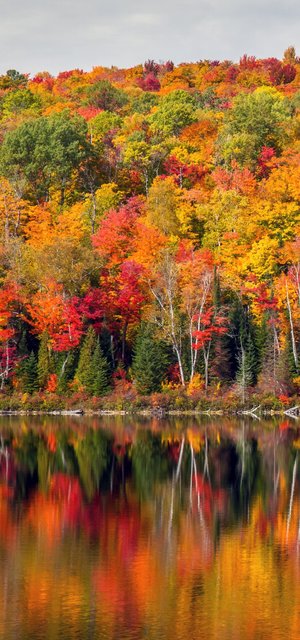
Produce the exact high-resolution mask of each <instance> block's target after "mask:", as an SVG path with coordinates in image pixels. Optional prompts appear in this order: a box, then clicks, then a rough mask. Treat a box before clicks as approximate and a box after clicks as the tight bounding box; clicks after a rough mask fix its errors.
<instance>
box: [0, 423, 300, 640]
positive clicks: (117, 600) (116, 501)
mask: <svg viewBox="0 0 300 640" xmlns="http://www.w3.org/2000/svg"><path fill="white" fill-rule="evenodd" d="M103 427H104V428H105V431H103ZM0 434H2V437H1V440H0V638H1V640H2V639H3V640H48V639H49V640H73V639H74V640H88V639H89V640H92V639H95V640H96V639H97V640H98V639H100V640H106V639H107V640H112V639H113V640H143V639H149V640H167V639H172V640H202V639H203V640H250V639H251V640H254V639H255V640H269V639H270V638H272V640H283V639H284V640H296V639H297V640H298V639H300V587H299V584H300V583H299V578H300V502H299V495H300V484H299V471H300V469H299V464H298V448H299V446H300V439H299V435H300V434H299V432H298V429H297V423H293V424H290V423H289V422H287V421H285V422H281V423H280V422H277V423H272V422H269V423H264V422H255V423H253V422H247V421H245V422H243V423H242V422H241V423H237V422H234V421H230V420H223V419H222V421H220V419H219V418H218V420H217V421H213V420H211V421H206V422H197V421H195V420H192V419H189V420H187V419H186V420H175V419H174V420H173V421H172V420H169V421H159V422H157V421H151V420H149V421H147V420H144V421H143V422H134V421H133V420H132V419H128V418H126V419H125V418H123V419H112V418H110V419H109V418H107V419H105V420H104V419H103V420H101V421H100V420H96V419H85V418H80V419H79V418H78V419H75V420H72V419H71V418H68V419H66V418H65V419H59V420H56V422H55V423H54V422H53V420H51V419H50V418H47V419H44V418H43V422H41V421H40V419H39V418H38V417H36V418H26V420H25V421H24V420H21V419H11V420H8V419H4V418H2V419H1V422H0ZM181 452H182V456H181ZM176 473H177V475H176Z"/></svg>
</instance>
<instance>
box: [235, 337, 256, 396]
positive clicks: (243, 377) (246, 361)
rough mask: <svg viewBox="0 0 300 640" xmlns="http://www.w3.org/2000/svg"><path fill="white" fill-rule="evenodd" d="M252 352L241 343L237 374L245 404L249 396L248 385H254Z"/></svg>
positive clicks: (237, 381) (238, 384) (239, 388)
mask: <svg viewBox="0 0 300 640" xmlns="http://www.w3.org/2000/svg"><path fill="white" fill-rule="evenodd" d="M251 359H252V358H251V354H250V353H249V351H247V350H246V349H245V347H244V346H243V344H242V343H241V348H240V355H239V363H238V370H237V374H236V383H237V386H238V390H239V392H240V394H241V397H242V401H243V404H245V400H246V397H247V390H248V387H250V386H252V385H253V371H252V362H251Z"/></svg>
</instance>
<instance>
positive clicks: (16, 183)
mask: <svg viewBox="0 0 300 640" xmlns="http://www.w3.org/2000/svg"><path fill="white" fill-rule="evenodd" d="M0 234H1V246H0V387H1V390H0V408H5V407H8V408H9V407H14V406H18V407H22V406H25V407H26V406H28V403H29V404H30V403H31V405H30V406H31V407H34V406H36V407H41V406H46V405H47V402H48V401H49V402H50V404H51V402H52V405H53V407H55V406H58V405H59V404H60V403H62V404H64V403H65V402H66V399H68V402H69V405H70V406H71V404H72V403H73V404H74V406H75V405H76V403H77V404H78V405H80V403H84V402H86V401H88V402H90V403H91V404H90V406H94V407H98V406H99V407H100V406H101V407H103V406H108V405H105V402H106V401H105V398H110V399H111V402H113V401H115V404H116V405H118V406H119V407H122V402H123V401H124V399H126V398H127V400H128V402H131V403H134V402H138V400H137V399H139V398H145V397H148V396H149V397H152V399H153V398H154V399H155V400H153V402H154V404H155V402H156V403H158V404H159V403H163V402H164V400H163V398H170V397H172V398H173V399H175V400H174V402H175V406H178V407H180V406H181V404H180V402H181V401H179V400H178V398H179V399H180V398H181V400H182V399H183V400H182V402H184V398H186V399H188V398H190V399H194V402H198V401H199V402H201V398H202V399H203V398H205V399H209V398H210V399H211V401H212V402H214V401H215V400H216V399H220V398H222V399H223V402H224V403H226V402H231V401H232V402H234V401H235V399H236V401H237V402H239V403H241V404H242V405H243V404H245V403H247V402H248V401H251V399H252V398H253V397H255V398H256V397H258V398H273V399H274V402H275V400H276V399H277V401H278V402H279V403H282V404H283V405H284V404H285V403H287V402H289V398H290V397H291V396H297V394H298V393H299V392H300V58H298V57H297V55H296V52H295V49H294V47H292V46H291V47H289V48H288V49H287V50H286V51H285V52H284V55H283V59H282V60H277V59H276V58H267V59H261V60H260V59H256V58H255V57H251V56H247V55H244V56H243V57H242V58H241V59H240V61H239V63H232V62H230V61H227V60H226V61H223V62H219V61H208V60H204V61H200V62H195V63H183V64H179V65H178V66H175V65H174V64H173V63H172V62H171V61H168V62H165V63H157V62H155V61H154V60H148V61H146V62H145V63H144V64H143V65H142V64H141V65H138V66H136V67H134V68H131V69H118V68H115V67H112V68H110V69H108V68H104V67H95V68H93V70H92V71H90V72H84V71H82V70H79V69H74V70H72V71H64V72H62V73H59V74H58V76H57V77H52V76H51V75H50V74H49V73H48V72H42V73H39V74H38V75H36V76H35V77H30V76H29V74H28V75H24V74H21V73H18V72H17V71H15V70H9V71H7V73H6V74H5V75H2V76H0ZM118 399H119V400H120V402H119V400H118ZM176 399H177V400H176ZM187 401H188V400H187ZM118 402H119V404H118ZM141 402H142V401H141ZM176 402H177V405H176ZM195 406H196V405H195Z"/></svg>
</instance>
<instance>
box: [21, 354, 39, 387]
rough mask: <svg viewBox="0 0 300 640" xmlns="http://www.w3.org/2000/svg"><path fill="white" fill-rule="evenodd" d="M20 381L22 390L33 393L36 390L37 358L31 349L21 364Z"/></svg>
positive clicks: (37, 384)
mask: <svg viewBox="0 0 300 640" xmlns="http://www.w3.org/2000/svg"><path fill="white" fill-rule="evenodd" d="M22 383H23V390H24V391H25V392H27V393H33V392H34V391H37V390H38V386H39V383H38V370H37V359H36V356H35V355H34V353H33V351H31V353H30V355H29V357H28V358H26V360H25V362H24V364H23V371H22Z"/></svg>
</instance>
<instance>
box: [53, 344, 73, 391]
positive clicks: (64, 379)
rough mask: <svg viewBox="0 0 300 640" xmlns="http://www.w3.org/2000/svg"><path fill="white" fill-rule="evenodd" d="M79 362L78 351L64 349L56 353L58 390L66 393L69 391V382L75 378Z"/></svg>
mask: <svg viewBox="0 0 300 640" xmlns="http://www.w3.org/2000/svg"><path fill="white" fill-rule="evenodd" d="M77 362H78V351H77V349H75V350H73V351H68V352H67V353H66V352H65V351H64V352H62V353H56V354H55V371H56V373H57V379H58V391H59V392H60V393H65V392H66V391H68V383H69V382H71V381H72V380H73V378H74V374H75V371H76V366H77Z"/></svg>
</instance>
